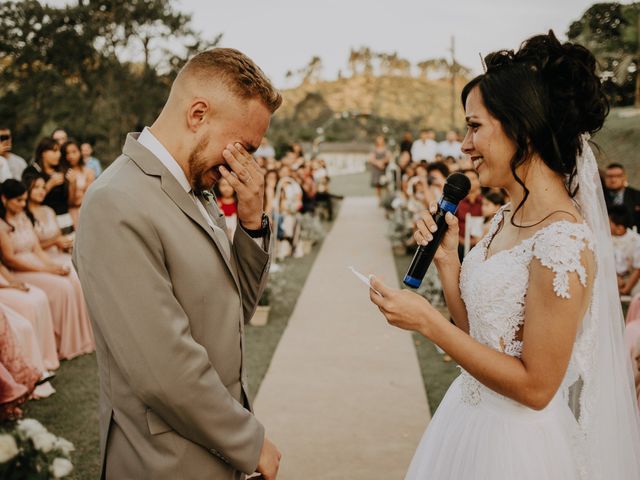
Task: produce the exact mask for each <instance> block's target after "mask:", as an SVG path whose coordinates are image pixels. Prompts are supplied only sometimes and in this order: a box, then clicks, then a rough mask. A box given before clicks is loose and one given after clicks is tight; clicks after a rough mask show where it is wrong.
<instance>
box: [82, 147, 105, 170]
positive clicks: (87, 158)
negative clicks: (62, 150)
mask: <svg viewBox="0 0 640 480" xmlns="http://www.w3.org/2000/svg"><path fill="white" fill-rule="evenodd" d="M80 153H82V159H83V160H84V164H85V165H86V166H87V167H88V168H90V169H91V170H93V176H94V178H98V177H99V176H100V174H101V173H102V163H100V160H98V159H97V158H96V157H94V156H93V147H92V146H91V144H90V143H89V142H84V143H83V144H82V145H80Z"/></svg>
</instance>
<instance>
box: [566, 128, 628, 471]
mask: <svg viewBox="0 0 640 480" xmlns="http://www.w3.org/2000/svg"><path fill="white" fill-rule="evenodd" d="M588 140H589V136H588V135H584V136H583V137H582V153H581V155H580V156H579V157H578V159H577V175H576V178H575V181H574V186H575V182H577V185H578V186H579V190H578V193H577V194H576V197H575V199H576V201H577V203H578V205H579V206H580V208H581V211H582V215H583V216H584V218H585V221H586V222H587V224H588V225H589V227H590V228H591V230H592V232H593V238H594V251H595V257H596V265H597V267H596V268H597V271H596V277H595V283H594V286H593V298H592V300H591V307H590V311H589V314H587V315H586V317H585V319H584V323H583V325H582V327H581V331H580V333H579V336H578V339H577V341H576V345H575V349H576V351H575V359H576V363H577V367H578V370H579V373H580V376H581V378H582V388H581V389H580V393H579V411H578V412H575V413H577V417H578V422H579V424H580V431H581V437H582V438H581V439H580V443H582V445H583V447H584V448H585V450H584V453H585V458H584V461H585V464H584V467H585V470H586V472H585V473H586V478H588V479H594V480H600V479H602V480H604V479H607V480H609V479H611V480H638V479H640V420H639V415H638V404H637V397H636V395H635V386H634V383H633V376H632V372H631V362H630V355H629V352H628V351H627V349H626V347H625V344H624V342H623V331H624V320H623V316H622V309H621V306H620V300H619V294H618V289H617V283H616V271H615V266H614V265H615V264H614V259H613V244H612V242H611V233H610V227H609V219H608V215H607V209H606V205H605V200H604V195H603V191H602V185H601V183H600V176H599V173H598V166H597V163H596V159H595V156H594V154H593V151H592V149H591V146H590V145H589V142H588Z"/></svg>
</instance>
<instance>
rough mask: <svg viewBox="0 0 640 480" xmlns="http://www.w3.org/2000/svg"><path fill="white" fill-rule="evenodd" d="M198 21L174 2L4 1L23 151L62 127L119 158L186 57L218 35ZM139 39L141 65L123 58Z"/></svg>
mask: <svg viewBox="0 0 640 480" xmlns="http://www.w3.org/2000/svg"><path fill="white" fill-rule="evenodd" d="M189 24H190V18H189V16H187V15H184V14H181V13H178V12H174V11H173V10H172V8H171V5H170V3H169V1H168V0H129V1H124V0H79V1H78V3H76V4H73V5H68V6H65V7H61V8H57V7H50V6H47V5H43V4H41V3H40V2H39V1H37V0H24V1H8V2H4V3H2V4H0V99H1V101H0V118H2V119H3V121H4V122H5V123H7V124H8V126H9V127H11V128H12V130H13V133H14V137H15V142H14V144H15V145H16V150H18V152H19V153H21V154H23V155H25V156H30V154H31V152H32V151H33V147H34V145H35V143H36V142H37V141H38V138H39V137H41V136H44V135H49V134H50V133H51V130H52V129H53V128H54V127H55V126H63V127H64V128H66V129H68V130H69V133H70V134H71V135H73V136H76V137H78V138H79V139H81V140H85V139H88V140H92V141H97V143H98V151H100V152H101V153H102V156H103V158H105V159H107V158H113V157H114V156H115V155H116V154H117V153H119V151H120V147H121V143H122V137H123V135H124V133H126V132H127V131H130V130H132V129H136V128H139V127H140V126H141V125H145V124H149V123H150V122H151V121H152V120H153V118H154V117H155V116H156V115H157V113H158V112H159V110H160V108H161V107H162V105H163V103H164V100H165V99H166V96H167V94H168V91H169V88H170V86H171V82H172V81H173V78H175V75H176V73H177V71H178V69H179V68H180V67H181V66H182V65H183V64H184V62H185V61H186V59H187V58H188V57H189V56H190V55H191V54H192V53H193V52H194V51H197V50H201V49H204V48H207V47H210V46H213V45H215V44H216V43H217V42H218V41H219V39H220V36H218V37H217V38H216V39H214V40H213V41H212V42H205V41H204V40H203V39H201V38H200V36H199V35H198V34H197V33H196V32H194V31H193V30H192V29H191V27H190V26H189ZM165 39H167V40H168V41H167V40H165ZM169 44H171V45H176V46H177V49H176V48H171V49H170V48H169ZM134 45H138V47H139V49H140V51H141V53H142V55H141V58H140V60H139V61H138V60H135V59H130V58H126V57H125V55H124V52H125V51H130V50H131V48H132V47H133V46H134ZM154 52H157V55H156V56H155V58H154V55H153V54H154ZM141 93H143V94H141Z"/></svg>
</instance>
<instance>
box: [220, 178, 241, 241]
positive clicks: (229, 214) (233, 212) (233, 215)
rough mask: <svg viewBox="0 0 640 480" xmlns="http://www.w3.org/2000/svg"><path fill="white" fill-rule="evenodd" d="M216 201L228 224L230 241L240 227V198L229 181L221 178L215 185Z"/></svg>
mask: <svg viewBox="0 0 640 480" xmlns="http://www.w3.org/2000/svg"><path fill="white" fill-rule="evenodd" d="M215 190H216V200H217V202H218V207H219V208H220V211H222V213H224V219H225V221H226V223H227V234H228V235H229V238H230V239H233V235H234V233H235V231H236V227H237V226H238V198H237V195H236V192H235V191H234V190H233V187H232V186H231V184H230V183H229V182H227V180H225V179H224V178H221V179H220V180H219V181H218V183H217V184H216V185H215Z"/></svg>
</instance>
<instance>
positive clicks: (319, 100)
mask: <svg viewBox="0 0 640 480" xmlns="http://www.w3.org/2000/svg"><path fill="white" fill-rule="evenodd" d="M464 83H465V82H464V81H463V80H459V81H458V82H457V84H456V105H455V107H456V108H455V110H456V125H458V126H462V125H464V117H463V112H462V109H461V108H460V104H459V100H458V98H459V95H460V91H461V90H462V87H463V86H464ZM450 92H451V86H450V83H449V81H447V80H424V79H421V78H413V77H398V76H383V77H366V76H357V77H352V78H343V79H339V80H335V81H330V82H318V83H306V84H302V85H301V86H299V87H297V88H294V89H290V90H285V91H284V92H283V97H284V102H283V105H282V107H281V110H280V111H279V112H278V116H281V117H284V118H297V119H299V120H301V121H312V120H313V119H315V118H317V115H320V114H321V113H322V112H323V111H325V112H327V111H330V112H332V113H334V114H335V113H340V112H346V111H349V112H358V113H360V114H369V115H373V116H376V117H381V118H389V119H394V120H398V121H406V122H411V123H412V124H413V125H414V129H416V130H417V129H419V128H420V127H423V126H429V127H433V128H435V129H436V130H440V131H444V130H447V129H449V128H450V127H451V125H450V117H451V113H450V112H451V94H450Z"/></svg>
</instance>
